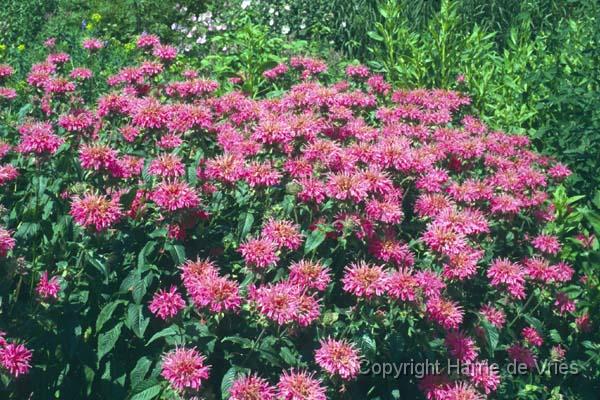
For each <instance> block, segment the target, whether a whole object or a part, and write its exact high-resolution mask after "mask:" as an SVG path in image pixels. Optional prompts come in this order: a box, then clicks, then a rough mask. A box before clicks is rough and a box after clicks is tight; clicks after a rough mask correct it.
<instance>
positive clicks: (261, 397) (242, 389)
mask: <svg viewBox="0 0 600 400" xmlns="http://www.w3.org/2000/svg"><path fill="white" fill-rule="evenodd" d="M229 395H230V397H229V399H230V400H275V389H274V388H273V387H272V386H271V385H269V383H268V382H267V381H266V380H265V379H263V378H260V377H258V376H257V375H254V374H253V375H245V376H241V377H239V378H237V379H236V380H235V381H234V382H233V383H232V384H231V388H230V389H229Z"/></svg>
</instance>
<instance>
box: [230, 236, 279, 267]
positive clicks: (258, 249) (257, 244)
mask: <svg viewBox="0 0 600 400" xmlns="http://www.w3.org/2000/svg"><path fill="white" fill-rule="evenodd" d="M238 251H239V252H240V253H242V256H243V257H244V261H245V262H246V264H248V265H249V266H252V267H258V268H267V267H270V266H274V265H275V264H277V261H279V256H277V253H276V251H277V247H276V244H275V243H274V242H273V241H271V240H269V239H250V240H248V241H247V242H245V243H242V244H241V245H240V247H239V248H238Z"/></svg>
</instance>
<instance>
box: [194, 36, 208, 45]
mask: <svg viewBox="0 0 600 400" xmlns="http://www.w3.org/2000/svg"><path fill="white" fill-rule="evenodd" d="M196 43H198V44H204V43H206V35H202V36H198V39H196Z"/></svg>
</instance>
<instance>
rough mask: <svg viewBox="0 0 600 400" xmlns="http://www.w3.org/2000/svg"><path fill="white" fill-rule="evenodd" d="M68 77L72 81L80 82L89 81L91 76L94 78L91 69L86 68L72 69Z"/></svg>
mask: <svg viewBox="0 0 600 400" xmlns="http://www.w3.org/2000/svg"><path fill="white" fill-rule="evenodd" d="M69 76H70V77H71V78H72V79H80V80H82V81H83V80H86V79H90V78H91V77H92V76H94V73H93V72H92V70H91V69H88V68H74V69H73V70H72V71H71V72H70V73H69Z"/></svg>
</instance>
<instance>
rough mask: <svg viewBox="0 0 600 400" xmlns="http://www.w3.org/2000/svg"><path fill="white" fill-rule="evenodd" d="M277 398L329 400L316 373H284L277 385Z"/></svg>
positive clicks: (286, 399)
mask: <svg viewBox="0 0 600 400" xmlns="http://www.w3.org/2000/svg"><path fill="white" fill-rule="evenodd" d="M277 398H278V399H281V400H327V396H326V395H325V388H324V387H323V386H321V381H319V380H317V379H315V378H314V373H309V372H306V371H294V370H291V371H289V372H288V371H284V372H283V374H282V375H281V376H280V377H279V383H278V384H277Z"/></svg>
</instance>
